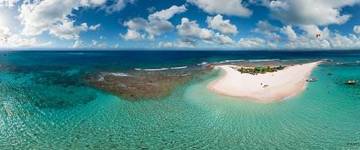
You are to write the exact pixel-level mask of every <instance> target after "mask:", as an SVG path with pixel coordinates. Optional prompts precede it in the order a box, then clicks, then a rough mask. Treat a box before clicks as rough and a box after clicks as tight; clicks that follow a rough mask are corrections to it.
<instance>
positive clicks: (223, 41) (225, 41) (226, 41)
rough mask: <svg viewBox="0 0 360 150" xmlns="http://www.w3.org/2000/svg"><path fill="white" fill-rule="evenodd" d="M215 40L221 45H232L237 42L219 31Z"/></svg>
mask: <svg viewBox="0 0 360 150" xmlns="http://www.w3.org/2000/svg"><path fill="white" fill-rule="evenodd" d="M215 40H216V42H217V43H219V44H220V45H231V44H234V43H235V42H234V40H233V39H231V38H230V37H229V36H226V35H223V34H219V33H216V34H215Z"/></svg>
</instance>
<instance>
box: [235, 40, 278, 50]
mask: <svg viewBox="0 0 360 150" xmlns="http://www.w3.org/2000/svg"><path fill="white" fill-rule="evenodd" d="M275 46H276V45H272V44H271V43H268V42H267V41H265V40H264V39H262V38H257V37H255V38H241V39H240V40H239V42H238V47H240V48H248V49H260V48H275Z"/></svg>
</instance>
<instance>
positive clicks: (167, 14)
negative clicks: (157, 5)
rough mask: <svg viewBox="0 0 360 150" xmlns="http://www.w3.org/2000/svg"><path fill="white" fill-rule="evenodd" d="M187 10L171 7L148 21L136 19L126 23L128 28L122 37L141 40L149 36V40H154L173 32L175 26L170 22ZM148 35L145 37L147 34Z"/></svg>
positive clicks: (150, 16) (153, 15) (183, 7)
mask: <svg viewBox="0 0 360 150" xmlns="http://www.w3.org/2000/svg"><path fill="white" fill-rule="evenodd" d="M186 10H187V9H186V7H185V6H184V5H182V6H175V5H174V6H171V7H170V8H168V9H165V10H161V11H158V12H154V13H153V14H150V15H149V16H148V19H147V20H146V19H143V18H134V19H131V20H129V21H126V22H125V23H124V26H126V27H128V30H127V32H126V33H125V34H123V35H121V36H122V37H123V38H124V39H125V40H139V39H142V37H144V36H146V35H147V38H148V39H154V38H155V37H156V36H159V35H161V34H163V33H165V32H168V31H171V30H172V29H173V28H174V26H173V24H172V23H171V22H170V21H168V20H169V19H170V18H172V17H173V16H174V15H176V14H179V13H183V12H185V11H186ZM144 32H145V33H146V35H145V33H144Z"/></svg>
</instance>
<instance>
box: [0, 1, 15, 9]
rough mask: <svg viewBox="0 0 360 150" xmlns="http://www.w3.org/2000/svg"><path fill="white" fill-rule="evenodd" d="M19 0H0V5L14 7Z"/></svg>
mask: <svg viewBox="0 0 360 150" xmlns="http://www.w3.org/2000/svg"><path fill="white" fill-rule="evenodd" d="M18 1H19V0H0V8H1V7H10V8H11V7H14V6H15V5H16V3H17V2H18Z"/></svg>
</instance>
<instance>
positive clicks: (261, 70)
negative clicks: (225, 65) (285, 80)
mask: <svg viewBox="0 0 360 150" xmlns="http://www.w3.org/2000/svg"><path fill="white" fill-rule="evenodd" d="M284 68H285V66H282V65H280V66H275V67H271V66H257V67H241V68H239V69H238V71H239V72H241V73H249V74H252V75H256V74H264V73H268V72H276V71H278V70H282V69H284Z"/></svg>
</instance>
